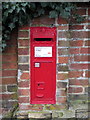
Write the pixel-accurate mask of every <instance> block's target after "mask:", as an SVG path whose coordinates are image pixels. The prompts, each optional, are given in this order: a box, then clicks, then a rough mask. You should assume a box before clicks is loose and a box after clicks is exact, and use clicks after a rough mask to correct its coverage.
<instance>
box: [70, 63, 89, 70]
mask: <svg viewBox="0 0 90 120" xmlns="http://www.w3.org/2000/svg"><path fill="white" fill-rule="evenodd" d="M88 67H89V64H85V63H84V64H76V63H75V64H74V63H73V64H71V65H70V68H71V69H88Z"/></svg>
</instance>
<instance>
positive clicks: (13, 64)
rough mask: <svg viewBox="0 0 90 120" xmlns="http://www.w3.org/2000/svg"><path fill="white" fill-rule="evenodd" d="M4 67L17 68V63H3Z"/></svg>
mask: <svg viewBox="0 0 90 120" xmlns="http://www.w3.org/2000/svg"><path fill="white" fill-rule="evenodd" d="M2 69H17V63H11V62H10V63H9V62H8V63H3V64H2Z"/></svg>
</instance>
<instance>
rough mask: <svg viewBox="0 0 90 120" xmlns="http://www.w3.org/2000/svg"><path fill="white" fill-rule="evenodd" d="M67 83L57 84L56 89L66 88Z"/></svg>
mask: <svg viewBox="0 0 90 120" xmlns="http://www.w3.org/2000/svg"><path fill="white" fill-rule="evenodd" d="M66 86H67V83H66V82H57V88H66Z"/></svg>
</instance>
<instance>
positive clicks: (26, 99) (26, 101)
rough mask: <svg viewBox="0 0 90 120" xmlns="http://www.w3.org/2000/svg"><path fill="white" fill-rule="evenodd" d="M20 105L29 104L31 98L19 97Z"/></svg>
mask: <svg viewBox="0 0 90 120" xmlns="http://www.w3.org/2000/svg"><path fill="white" fill-rule="evenodd" d="M19 103H29V97H19Z"/></svg>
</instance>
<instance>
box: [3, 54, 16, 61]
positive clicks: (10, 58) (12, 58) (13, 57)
mask: <svg viewBox="0 0 90 120" xmlns="http://www.w3.org/2000/svg"><path fill="white" fill-rule="evenodd" d="M2 60H3V61H2V62H12V61H13V62H16V61H17V55H12V54H11V55H3V56H2Z"/></svg>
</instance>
